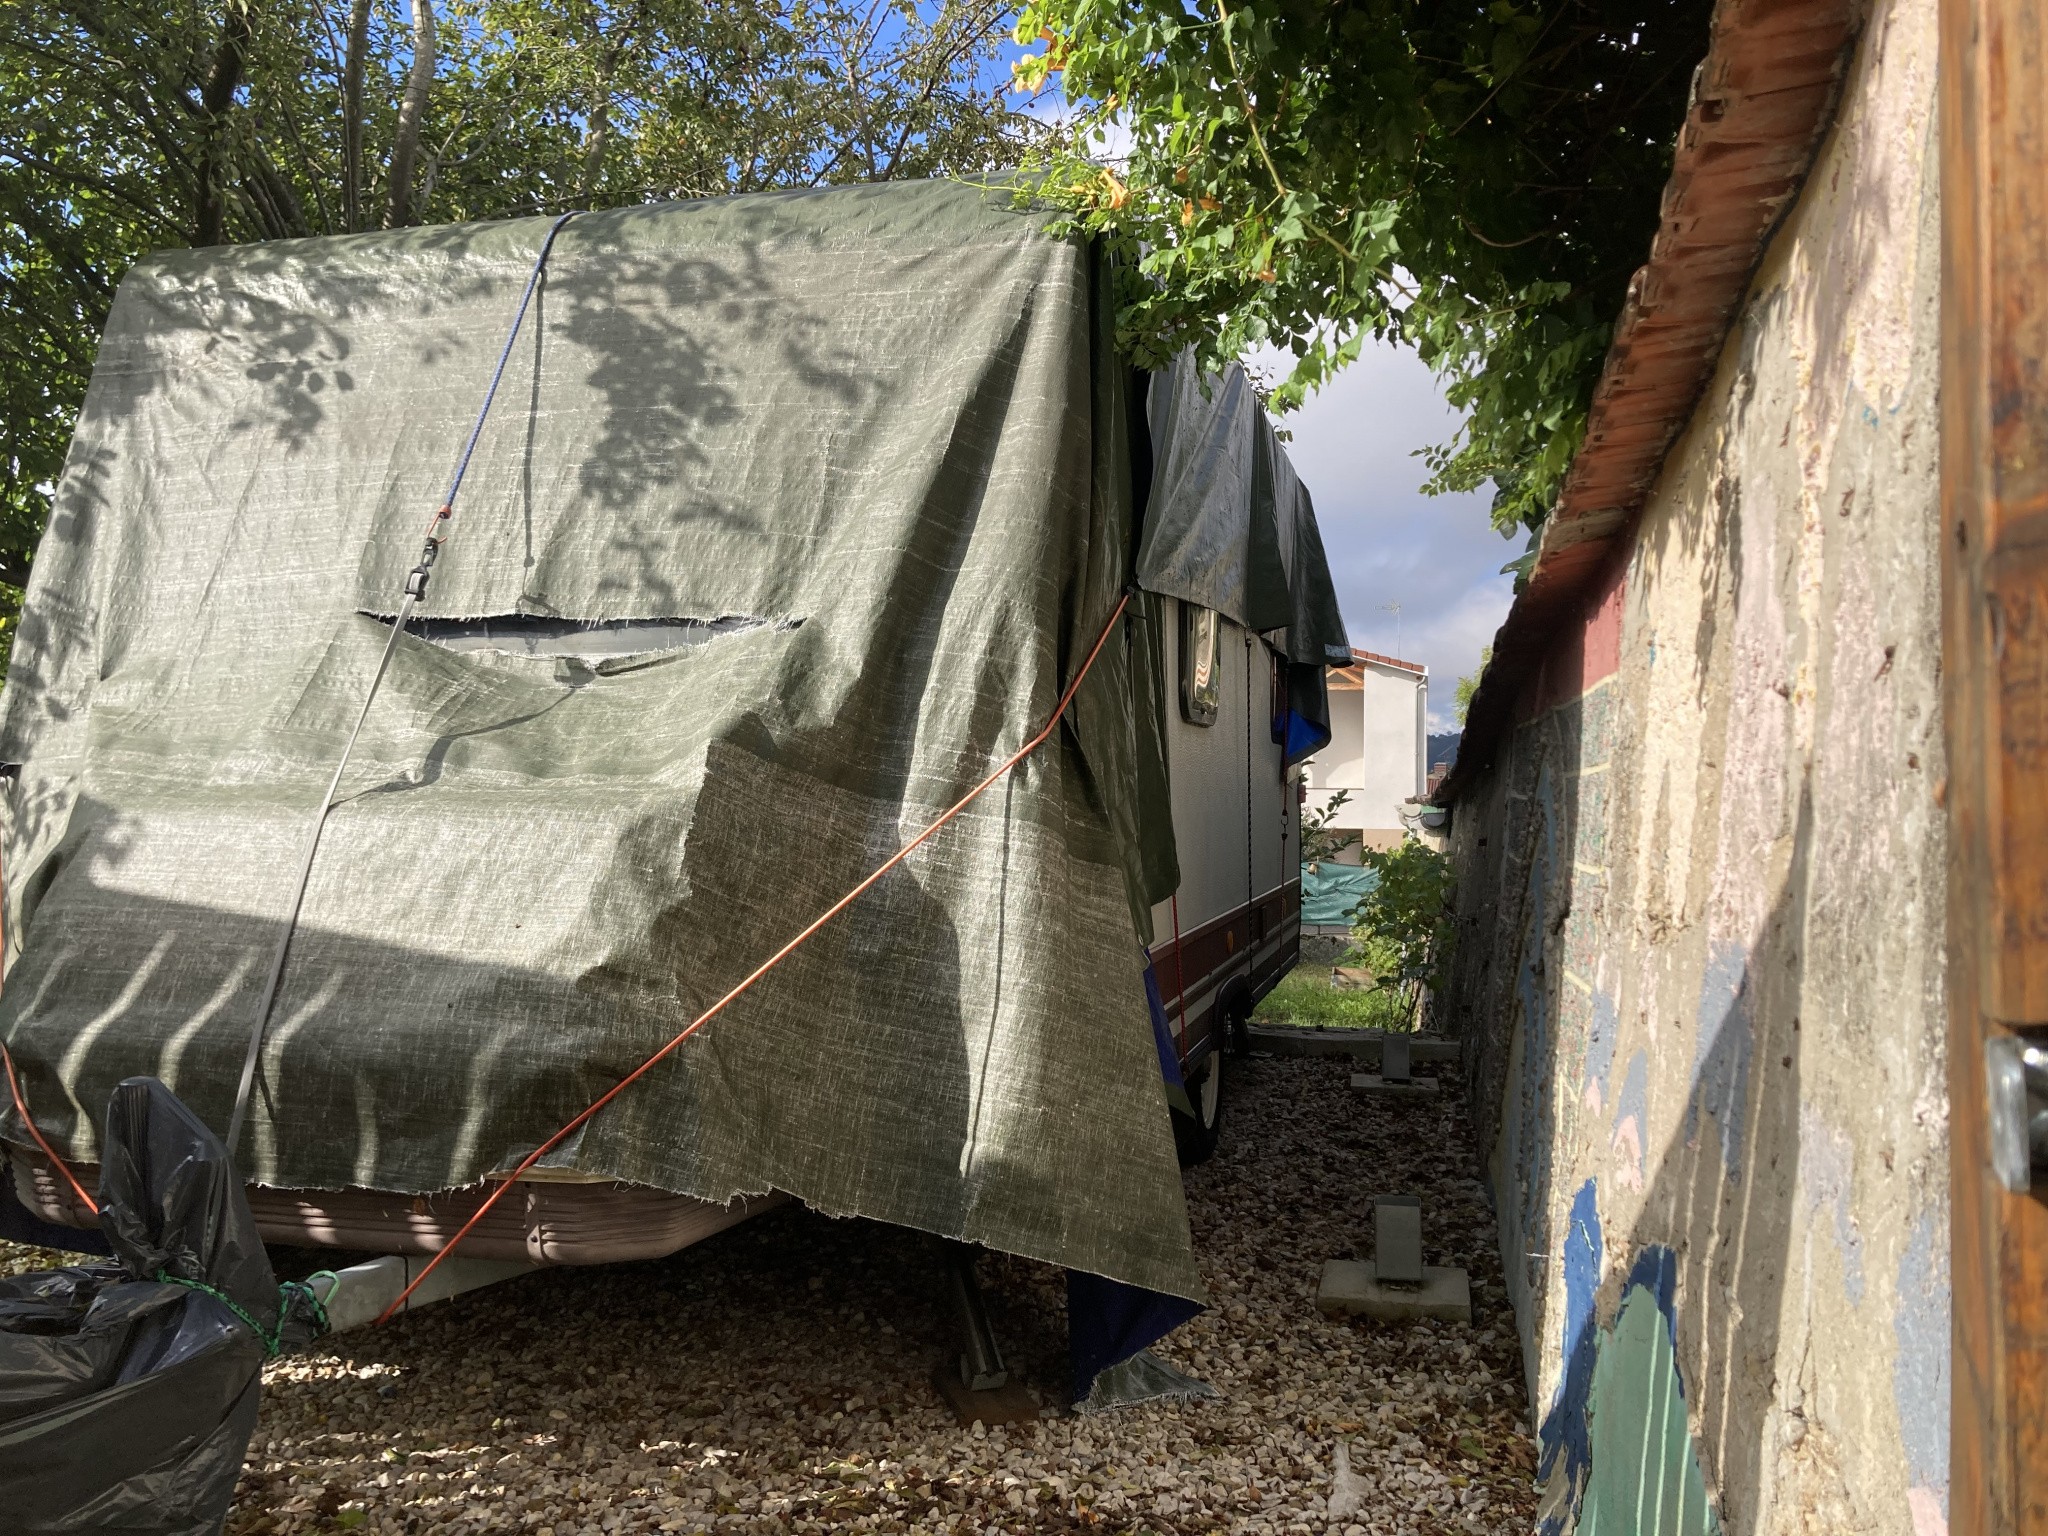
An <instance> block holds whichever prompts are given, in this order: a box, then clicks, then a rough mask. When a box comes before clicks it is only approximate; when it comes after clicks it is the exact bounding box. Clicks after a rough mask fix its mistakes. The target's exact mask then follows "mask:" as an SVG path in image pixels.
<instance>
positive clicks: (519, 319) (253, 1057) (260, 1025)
mask: <svg viewBox="0 0 2048 1536" xmlns="http://www.w3.org/2000/svg"><path fill="white" fill-rule="evenodd" d="M580 211H581V210H572V211H570V212H568V213H565V214H563V215H562V216H561V217H560V218H558V219H556V220H555V222H554V223H552V224H550V225H549V226H548V232H547V234H546V235H545V236H544V237H543V238H542V240H541V242H540V250H539V251H538V252H536V253H535V255H534V258H533V271H532V272H531V273H529V274H528V275H527V279H526V289H525V291H524V292H523V293H521V294H520V295H519V308H518V310H517V311H516V312H514V314H513V316H512V329H511V330H509V331H507V332H506V333H505V346H504V349H503V350H502V351H500V352H499V353H498V366H497V367H496V368H494V369H492V370H491V382H490V386H489V387H488V388H487V389H485V391H484V403H483V405H482V406H481V407H480V408H479V409H478V411H477V413H476V425H475V426H473V427H471V428H470V429H469V440H468V441H467V442H466V443H464V444H463V445H462V453H461V456H460V457H458V458H457V459H456V461H455V474H454V475H453V477H452V478H451V479H450V480H449V482H448V494H447V495H446V496H443V497H442V498H441V504H440V505H439V506H438V507H436V508H435V509H434V512H433V515H432V516H431V517H429V518H428V519H427V532H426V542H425V543H424V544H423V545H422V546H421V548H420V563H419V564H418V565H416V566H414V567H413V568H412V570H411V571H409V572H407V574H406V578H405V596H404V598H403V599H402V600H401V601H400V603H399V605H398V615H397V617H396V618H394V619H393V620H392V621H391V634H390V636H389V637H388V638H387V639H386V640H385V642H384V655H383V657H382V658H381V659H380V660H379V661H378V663H377V671H376V674H375V675H374V676H373V677H372V678H371V679H370V687H369V690H368V691H367V692H366V693H365V694H364V695H363V707H362V708H361V709H360V710H358V711H357V712H356V723H355V726H354V728H353V729H351V730H350V731H349V733H348V740H347V742H346V743H344V744H343V746H342V749H341V757H340V759H339V760H338V761H337V762H336V763H335V765H334V776H333V777H332V778H330V779H329V780H328V781H327V793H326V794H325V795H323V796H321V798H320V812H319V814H318V815H317V816H315V817H314V818H313V831H312V833H311V835H310V836H308V837H307V839H306V853H305V857H303V858H302V859H300V861H299V878H298V882H297V884H295V885H294V886H293V887H292V900H291V906H290V908H289V909H288V910H287V911H286V913H285V920H284V932H283V933H282V934H280V935H279V936H278V940H277V951H276V953H275V954H273V955H272V956H271V958H270V977H269V979H268V980H267V981H265V982H264V984H263V1001H262V1002H261V1003H259V1004H257V1007H256V1022H255V1023H254V1024H253V1025H251V1026H250V1029H249V1049H248V1051H247V1052H246V1053H245V1054H244V1055H243V1057H242V1080H241V1082H240V1083H239V1084H238V1085H237V1086H236V1088H235V1109H234V1113H233V1114H231V1115H230V1116H229V1117H228V1134H227V1137H226V1145H227V1149H228V1156H229V1157H230V1158H232V1157H233V1156H234V1155H235V1146H236V1144H237V1143H238V1142H239V1141H240V1140H241V1139H242V1123H243V1121H244V1120H246V1119H247V1118H248V1114H249V1095H250V1094H251V1092H252V1091H253V1090H254V1089H255V1086H256V1063H257V1061H258V1060H259V1059H260V1058H261V1057H262V1055H263V1036H264V1033H265V1031H267V1030H268V1029H269V1028H270V1011H271V1009H273V1008H274V1007H276V1006H277V988H278V984H279V983H280V982H281V981H283V980H284V963H285V958H286V956H288V955H289V954H290V953H291V947H292V935H293V934H294V933H296V932H297V931H298V927H299V910H300V908H301V907H303V906H304V905H305V901H306V886H307V883H308V882H309V881H311V880H312V878H313V860H314V858H315V857H316V856H317V855H318V854H319V852H320V834H321V833H322V832H323V831H324V830H326V827H327V817H328V815H329V813H330V812H332V811H333V809H334V797H335V796H336V795H338V794H339V793H341V776H342V774H343V773H345V772H346V771H347V770H348V760H349V758H350V757H352V756H353V755H354V754H355V750H356V738H357V737H359V736H361V735H362V734H363V722H364V721H365V720H367V719H369V718H370V706H371V705H372V704H374V703H375V702H376V700H377V692H378V690H379V689H380V688H382V687H383V686H384V674H385V673H386V672H387V671H389V670H390V667H391V658H392V656H393V654H394V653H395V652H396V651H397V650H398V637H399V636H400V635H402V634H404V633H405V627H406V625H407V624H408V623H409V622H411V620H412V611H413V609H414V608H415V607H417V606H418V605H419V604H420V603H421V602H422V601H424V600H425V598H426V595H427V583H428V582H429V581H430V580H432V579H433V574H434V562H435V561H437V560H438V559H440V558H441V546H442V545H443V544H445V543H446V542H447V540H448V535H449V533H450V532H451V531H452V526H451V524H452V520H453V519H454V516H455V498H456V497H457V496H458V495H460V494H461V491H462V480H463V477H464V476H465V475H467V474H468V473H469V461H470V460H471V458H473V457H474V456H475V454H476V445H477V439H478V438H480V437H482V436H483V435H484V422H485V421H486V420H487V419H488V418H489V417H490V414H491V403H492V402H493V401H494V400H496V399H497V398H498V385H499V384H500V383H501V382H503V380H504V377H505V365H506V364H507V363H509V362H510V361H511V360H512V346H513V343H515V342H516V341H518V340H519V332H520V329H521V327H523V326H524V325H525V324H526V312H527V310H528V309H529V308H531V307H532V305H533V293H534V290H535V289H536V288H538V287H539V286H540V280H541V275H542V274H543V273H544V272H546V271H547V265H548V253H549V252H550V251H552V250H553V249H554V248H555V236H557V235H559V234H560V233H561V232H562V226H563V225H564V224H567V223H568V222H569V221H570V220H571V219H573V218H575V217H576V214H577V213H578V212H580Z"/></svg>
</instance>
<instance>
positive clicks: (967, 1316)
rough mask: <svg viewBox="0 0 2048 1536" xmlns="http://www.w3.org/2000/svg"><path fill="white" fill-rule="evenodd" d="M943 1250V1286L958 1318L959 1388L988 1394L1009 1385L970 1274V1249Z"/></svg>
mask: <svg viewBox="0 0 2048 1536" xmlns="http://www.w3.org/2000/svg"><path fill="white" fill-rule="evenodd" d="M946 1249H947V1252H946V1283H947V1284H948V1286H950V1287H951V1289H952V1292H953V1308H954V1310H955V1312H957V1313H958V1314H959V1318H960V1385H961V1386H963V1387H965V1388H967V1390H968V1391H970V1392H992V1391H994V1390H995V1389H996V1388H997V1387H1001V1386H1007V1385H1008V1384H1009V1380H1010V1371H1009V1368H1008V1367H1007V1366H1005V1365H1004V1364H1003V1351H1002V1347H1001V1346H1000V1345H998V1344H997V1343H996V1335H995V1330H994V1329H993V1328H991V1327H989V1323H988V1307H987V1305H986V1304H985V1303H984V1302H983V1301H982V1299H981V1281H980V1280H979V1279H978V1278H977V1277H976V1276H975V1273H974V1250H973V1249H972V1248H970V1247H968V1246H967V1244H965V1243H948V1244H947V1245H946Z"/></svg>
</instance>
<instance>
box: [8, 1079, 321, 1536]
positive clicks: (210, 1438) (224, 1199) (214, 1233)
mask: <svg viewBox="0 0 2048 1536" xmlns="http://www.w3.org/2000/svg"><path fill="white" fill-rule="evenodd" d="M104 1157H105V1160H104V1162H103V1164H102V1166H101V1170H100V1194H99V1203H100V1227H101V1230H102V1231H103V1232H104V1233H105V1234H106V1237H107V1241H108V1244H109V1245H110V1247H111V1248H112V1249H113V1254H114V1258H115V1260H116V1262H115V1263H112V1264H81V1265H74V1266H71V1267H69V1268H65V1269H57V1270H45V1271H43V1272H41V1273H38V1274H32V1275H16V1276H13V1277H10V1278H0V1523H4V1525H5V1528H6V1532H7V1536H45V1533H52V1536H54V1533H58V1532H64V1533H71V1532H83V1531H121V1532H130V1533H138V1536H139V1533H145V1532H146V1533H151V1536H214V1533H217V1532H219V1531H220V1530H221V1528H222V1527H223V1525H224V1524H225V1523H226V1521H227V1514H228V1509H229V1507H230V1505H231V1504H232V1503H233V1500H234V1493H235V1480H236V1479H237V1477H239V1476H240V1474H241V1470H242V1458H243V1456H244V1455H245V1454H246V1453H247V1451H248V1448H249V1436H250V1434H251V1433H252V1432H253V1431H254V1429H255V1427H256V1407H257V1398H258V1394H259V1392H260V1390H261V1381H262V1367H263V1362H264V1360H265V1358H267V1357H268V1356H269V1355H272V1354H275V1353H277V1352H278V1351H279V1350H280V1349H281V1348H283V1347H285V1346H286V1345H287V1344H298V1343H303V1342H306V1341H307V1340H309V1339H310V1338H312V1337H313V1336H314V1335H315V1334H316V1333H317V1332H318V1331H319V1308H318V1306H317V1305H314V1304H312V1303H311V1292H310V1291H308V1290H306V1289H304V1288H303V1287H291V1288H288V1289H287V1291H286V1292H285V1293H283V1294H282V1295H281V1294H280V1292H279V1289H278V1284H277V1280H276V1277H275V1276H274V1275H273V1274H272V1272H271V1268H270V1259H269V1257H268V1256H267V1255H266V1254H265V1253H264V1251H263V1244H262V1241H261V1239H259V1238H258V1237H257V1235H256V1223H255V1220H254V1218H252V1217H251V1216H250V1214H249V1202H248V1199H247V1197H246V1196H245V1195H244V1194H243V1192H242V1185H241V1180H240V1179H238V1178H237V1177H236V1176H235V1173H234V1169H233V1168H232V1166H231V1165H230V1164H229V1161H228V1155H227V1151H226V1149H225V1148H223V1147H222V1146H221V1144H220V1141H219V1139H218V1138H217V1137H216V1136H215V1135H214V1134H213V1132H211V1131H210V1130H208V1129H207V1128H206V1126H205V1125H204V1124H203V1123H201V1122H200V1120H199V1119H198V1117H197V1116H195V1115H194V1114H193V1113H192V1112H191V1111H190V1110H189V1109H187V1108H186V1107H185V1106H184V1104H183V1103H181V1102H180V1101H179V1100H178V1098H177V1096H176V1095H175V1094H173V1093H172V1092H171V1091H170V1090H169V1089H168V1088H166V1087H164V1085H163V1084H162V1083H160V1082H158V1081H157V1080H156V1079H155V1078H149V1077H133V1078H130V1079H128V1081H126V1082H124V1083H122V1084H121V1085H120V1086H119V1087H118V1088H116V1089H115V1090H114V1094H113V1097H112V1099H111V1100H110V1101H109V1102H108V1105H107V1125H106V1137H105V1154H104Z"/></svg>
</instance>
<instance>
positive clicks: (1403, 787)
mask: <svg viewBox="0 0 2048 1536" xmlns="http://www.w3.org/2000/svg"><path fill="white" fill-rule="evenodd" d="M1354 678H1355V681H1354ZM1427 684H1428V674H1427V673H1423V674H1421V675H1418V674H1416V673H1414V672H1408V671H1404V670H1403V669H1401V668H1399V667H1386V666H1381V665H1379V664H1377V663H1375V662H1370V661H1362V662H1360V663H1359V664H1358V665H1357V667H1356V668H1355V669H1353V670H1352V671H1350V672H1345V673H1339V672H1332V673H1331V674H1330V744H1329V745H1328V746H1327V747H1325V748H1323V750H1322V751H1320V752H1318V753H1317V754H1316V755H1315V756H1314V757H1311V758H1310V759H1308V761H1307V763H1306V764H1305V765H1304V766H1305V768H1306V771H1307V776H1308V803H1307V806H1306V809H1307V810H1309V811H1312V812H1313V811H1320V810H1321V809H1322V808H1323V807H1324V806H1325V805H1327V804H1328V803H1329V802H1330V800H1331V798H1332V797H1333V796H1334V795H1335V794H1336V792H1337V791H1338V790H1340V789H1342V790H1348V791H1349V792H1350V798H1349V799H1348V800H1346V801H1345V803H1344V804H1343V805H1342V806H1341V807H1339V808H1338V811H1337V815H1336V817H1335V818H1334V820H1333V821H1332V822H1331V825H1332V826H1336V827H1342V828H1344V829H1345V830H1347V831H1353V832H1358V833H1360V834H1361V838H1360V841H1361V842H1362V843H1363V845H1364V846H1366V847H1369V848H1383V847H1392V846H1394V845H1395V844H1397V843H1399V842H1400V841H1401V838H1402V836H1403V832H1402V826H1401V804H1402V802H1403V801H1405V800H1408V799H1410V798H1412V797H1414V796H1417V795H1420V794H1421V793H1422V790H1423V777H1424V774H1425V773H1426V772H1427V756H1428V737H1427V734H1426V732H1427V728H1428V717H1427V713H1426V708H1425V705H1426V688H1427ZM1342 859H1343V861H1344V862H1347V863H1356V862H1357V859H1358V853H1357V849H1356V848H1353V849H1350V850H1348V851H1346V852H1345V853H1344V854H1343V855H1342Z"/></svg>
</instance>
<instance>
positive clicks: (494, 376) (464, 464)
mask: <svg viewBox="0 0 2048 1536" xmlns="http://www.w3.org/2000/svg"><path fill="white" fill-rule="evenodd" d="M582 211H583V210H582V209H580V208H572V209H571V210H570V211H569V212H567V213H565V214H563V215H562V216H561V217H560V218H558V219H556V220H555V222H554V223H552V224H550V225H549V226H548V232H547V235H546V237H545V238H544V239H543V240H542V241H541V243H540V252H539V254H537V255H536V256H535V257H534V258H533V271H532V272H531V273H530V274H529V275H528V276H527V279H526V292H525V293H523V294H521V295H520V296H519V313H517V314H516V315H514V316H513V317H512V329H511V330H510V331H508V332H507V333H506V334H505V350H504V351H502V352H500V353H499V354H498V366H497V367H496V368H495V369H493V370H492V371H491V387H490V388H489V389H487V390H485V391H484V404H483V409H482V410H480V411H478V412H477V413H476V425H475V426H474V427H472V428H470V431H469V441H468V442H467V443H465V444H463V446H462V457H461V458H460V459H459V460H457V461H456V465H455V478H454V479H453V480H451V481H449V482H448V494H447V495H446V496H444V497H442V498H441V505H442V506H444V507H446V508H448V509H449V510H450V511H451V512H452V511H453V510H454V509H455V493H456V492H457V491H459V490H461V489H462V477H463V476H464V475H466V474H468V473H469V460H470V455H472V454H474V453H475V452H476V442H477V439H478V438H480V437H482V436H483V435H484V418H485V417H487V416H489V415H490V414H491V402H492V401H493V400H495V399H497V398H498V384H499V382H500V381H501V380H503V379H504V377H505V365H506V364H507V363H509V362H510V361H511V360H512V346H513V344H514V343H515V342H517V341H518V340H519V332H520V330H521V328H522V327H524V326H525V324H526V311H527V308H528V306H530V305H531V304H532V303H533V290H534V289H536V288H538V287H539V286H540V277H541V273H543V272H545V271H546V270H547V265H548V252H549V251H551V250H552V249H554V244H555V236H557V235H559V234H560V233H561V232H562V226H563V225H564V224H566V223H568V222H569V221H570V220H571V219H573V218H575V217H576V215H577V214H579V213H581V212H582Z"/></svg>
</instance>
